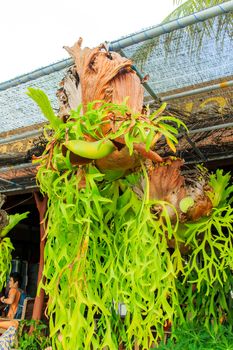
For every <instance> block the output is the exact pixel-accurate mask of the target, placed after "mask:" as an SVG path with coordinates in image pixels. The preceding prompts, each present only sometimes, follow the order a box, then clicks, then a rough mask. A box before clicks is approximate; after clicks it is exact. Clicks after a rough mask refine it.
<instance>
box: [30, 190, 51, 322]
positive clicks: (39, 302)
mask: <svg viewBox="0 0 233 350" xmlns="http://www.w3.org/2000/svg"><path fill="white" fill-rule="evenodd" d="M34 198H35V201H36V206H37V209H38V211H39V216H40V262H39V271H38V278H37V287H38V286H39V283H40V281H41V279H42V277H43V268H44V247H45V238H44V235H45V222H44V218H45V213H46V210H47V200H48V198H47V197H43V199H42V200H41V199H40V197H39V193H38V192H34ZM43 304H44V289H42V288H41V289H40V293H39V294H37V295H36V299H35V303H34V307H33V314H32V319H33V320H40V319H41V316H42V310H43Z"/></svg>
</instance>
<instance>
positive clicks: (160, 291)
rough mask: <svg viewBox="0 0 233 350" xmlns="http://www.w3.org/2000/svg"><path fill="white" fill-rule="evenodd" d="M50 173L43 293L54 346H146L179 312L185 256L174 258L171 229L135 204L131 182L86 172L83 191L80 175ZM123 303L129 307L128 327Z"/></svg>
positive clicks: (43, 174) (145, 205)
mask: <svg viewBox="0 0 233 350" xmlns="http://www.w3.org/2000/svg"><path fill="white" fill-rule="evenodd" d="M50 172H51V173H52V171H51V170H50ZM50 175H51V174H50ZM53 175H54V177H53V181H52V182H50V181H49V182H47V176H48V170H47V169H45V168H41V169H40V170H39V173H38V180H39V181H40V183H42V184H43V189H44V190H45V191H46V193H47V194H48V197H49V215H48V228H47V229H48V232H49V234H48V237H47V244H46V247H45V258H46V259H45V268H44V275H45V277H46V283H45V285H44V288H45V290H46V293H49V295H50V304H49V309H48V311H49V313H50V314H51V315H53V317H51V318H50V331H51V336H52V338H53V345H54V346H55V348H57V349H74V348H75V349H90V348H91V347H92V346H93V348H94V349H101V348H102V347H104V346H109V348H110V349H111V350H114V349H118V345H119V343H120V341H121V340H123V341H124V343H125V344H126V346H127V349H132V348H133V345H134V342H135V340H136V339H137V341H138V342H139V344H142V345H143V347H144V348H145V347H146V346H147V344H148V339H150V340H151V341H152V340H154V339H156V338H157V337H158V336H160V337H162V336H163V324H164V322H165V321H166V320H167V319H172V318H173V314H174V310H177V312H179V303H178V299H177V293H176V285H175V282H176V276H177V274H178V272H179V268H178V266H179V263H178V262H177V261H178V260H179V259H181V257H180V256H179V252H178V251H177V255H174V256H171V255H170V253H169V251H168V249H167V248H168V246H167V239H166V236H165V235H164V229H165V228H166V229H167V230H168V235H169V237H170V238H172V237H173V229H172V227H171V225H169V223H167V224H166V223H165V222H164V220H162V219H161V220H160V221H159V220H156V216H155V214H153V215H152V214H151V210H150V208H151V205H152V203H150V202H148V201H147V200H146V196H145V197H144V199H143V201H141V200H139V199H138V198H137V196H136V194H135V193H134V192H133V190H132V185H133V184H131V182H129V181H130V178H128V179H122V180H118V181H114V182H109V183H108V182H103V181H102V179H103V175H102V174H100V173H99V172H98V170H97V169H96V168H94V167H93V166H88V167H86V187H85V188H83V189H81V190H79V191H78V180H77V176H76V173H75V172H72V171H68V172H66V173H64V174H62V175H61V176H59V174H53ZM133 182H134V181H133ZM46 185H47V187H45V186H46ZM165 220H167V218H165ZM174 266H175V267H174ZM67 287H68V288H67ZM120 302H123V303H124V304H125V305H126V309H127V315H126V317H125V319H124V321H123V320H122V319H121V318H120V317H119V315H118V312H117V310H118V303H120ZM153 327H156V330H157V333H155V334H153V333H152V331H151V329H152V328H153ZM59 332H61V334H62V338H63V340H62V345H61V344H60V342H59V341H58V340H57V336H58V334H59ZM70 334H72V337H70Z"/></svg>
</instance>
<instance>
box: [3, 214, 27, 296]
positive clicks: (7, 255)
mask: <svg viewBox="0 0 233 350" xmlns="http://www.w3.org/2000/svg"><path fill="white" fill-rule="evenodd" d="M28 213H29V212H26V213H23V214H15V215H9V216H8V218H9V223H8V225H7V226H5V227H4V228H3V229H2V230H1V231H0V291H1V290H2V288H3V287H4V286H5V284H6V278H7V274H9V272H10V270H11V260H12V256H11V253H12V250H13V249H14V247H13V245H12V243H11V240H10V238H9V237H6V235H7V234H8V233H9V232H10V230H12V228H13V227H15V226H16V225H17V224H18V223H19V222H20V221H21V220H23V219H25V218H26V217H27V215H28Z"/></svg>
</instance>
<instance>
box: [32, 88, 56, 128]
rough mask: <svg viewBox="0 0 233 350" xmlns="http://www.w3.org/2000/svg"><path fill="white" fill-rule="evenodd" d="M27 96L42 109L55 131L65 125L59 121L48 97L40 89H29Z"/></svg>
mask: <svg viewBox="0 0 233 350" xmlns="http://www.w3.org/2000/svg"><path fill="white" fill-rule="evenodd" d="M27 95H28V96H29V97H31V99H32V100H34V101H35V102H36V104H37V105H38V107H39V108H40V109H41V111H42V113H43V114H44V116H45V118H47V119H48V121H49V122H50V124H51V126H52V127H53V128H54V130H57V129H58V127H59V126H60V125H61V124H63V123H62V121H61V119H59V118H58V117H57V116H56V115H55V113H54V111H53V108H52V106H51V104H50V101H49V99H48V96H47V95H46V94H45V93H44V92H43V91H42V90H39V89H34V88H28V92H27Z"/></svg>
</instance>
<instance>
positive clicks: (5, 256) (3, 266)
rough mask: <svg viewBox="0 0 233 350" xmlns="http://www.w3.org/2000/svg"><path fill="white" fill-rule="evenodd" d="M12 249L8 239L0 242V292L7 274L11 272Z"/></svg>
mask: <svg viewBox="0 0 233 350" xmlns="http://www.w3.org/2000/svg"><path fill="white" fill-rule="evenodd" d="M13 249H14V247H13V245H12V243H11V240H10V238H8V237H5V238H3V239H1V241H0V290H2V288H3V287H4V286H5V285H6V278H7V274H8V273H9V272H10V270H11V260H12V257H11V252H12V250H13Z"/></svg>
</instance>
